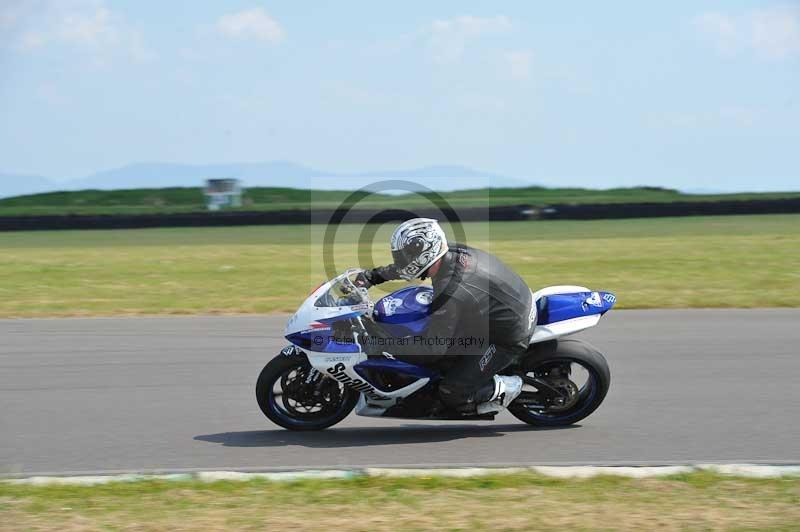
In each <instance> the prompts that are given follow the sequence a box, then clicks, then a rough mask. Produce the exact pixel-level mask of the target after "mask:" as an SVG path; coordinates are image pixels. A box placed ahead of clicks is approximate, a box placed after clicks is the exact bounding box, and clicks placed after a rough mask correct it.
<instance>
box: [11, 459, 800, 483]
mask: <svg viewBox="0 0 800 532" xmlns="http://www.w3.org/2000/svg"><path fill="white" fill-rule="evenodd" d="M698 471H709V472H713V473H717V474H720V475H729V476H736V477H748V478H780V477H786V476H800V465H759V464H688V465H671V466H527V467H452V468H394V467H366V468H361V469H310V470H304V471H282V472H263V473H247V472H240V471H197V472H192V473H173V474H163V475H148V474H135V473H130V474H122V475H82V476H63V477H59V476H32V477H27V478H15V479H5V480H2V481H0V482H4V483H7V484H25V485H33V486H48V485H74V486H94V485H100V484H108V483H111V482H137V481H144V480H163V481H186V480H200V481H202V482H216V481H248V480H256V479H259V480H269V481H273V482H281V481H283V482H285V481H297V480H327V479H350V478H356V477H365V476H366V477H383V478H413V477H451V478H470V477H480V476H486V475H507V474H515V473H524V472H532V473H537V474H539V475H543V476H547V477H554V478H578V479H584V478H592V477H596V476H600V475H611V476H621V477H627V478H652V477H662V476H668V475H678V474H686V473H693V472H698Z"/></svg>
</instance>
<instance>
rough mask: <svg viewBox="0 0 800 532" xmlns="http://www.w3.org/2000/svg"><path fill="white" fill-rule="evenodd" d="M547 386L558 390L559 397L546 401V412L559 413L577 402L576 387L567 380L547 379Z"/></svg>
mask: <svg viewBox="0 0 800 532" xmlns="http://www.w3.org/2000/svg"><path fill="white" fill-rule="evenodd" d="M547 384H549V385H550V386H552V387H553V388H555V389H556V390H558V391H559V392H560V393H561V395H559V396H558V397H553V398H550V399H549V400H548V404H547V410H550V411H553V412H561V411H564V410H568V409H570V408H572V407H573V406H575V404H576V403H577V402H578V398H579V392H580V390H578V385H577V384H575V383H574V382H572V381H571V380H569V379H567V378H555V379H547Z"/></svg>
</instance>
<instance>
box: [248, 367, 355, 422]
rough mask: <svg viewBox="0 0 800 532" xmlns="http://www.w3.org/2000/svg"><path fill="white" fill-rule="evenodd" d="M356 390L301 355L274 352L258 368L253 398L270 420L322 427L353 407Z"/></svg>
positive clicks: (337, 419)
mask: <svg viewBox="0 0 800 532" xmlns="http://www.w3.org/2000/svg"><path fill="white" fill-rule="evenodd" d="M358 395H359V394H358V392H355V391H354V390H352V389H350V388H347V387H345V386H344V385H343V384H341V383H340V382H338V381H336V380H334V379H331V378H329V377H326V376H324V375H323V374H322V373H320V372H319V371H317V370H315V369H313V368H312V367H311V364H309V362H308V359H307V358H306V357H305V355H302V354H296V355H292V356H286V355H283V354H281V355H278V356H277V357H275V358H273V359H272V360H270V361H269V363H268V364H267V365H266V366H264V369H263V370H261V374H260V375H259V376H258V382H257V383H256V400H257V401H258V406H259V407H260V408H261V411H262V412H263V413H264V415H265V416H267V417H268V418H269V419H270V421H272V422H273V423H275V424H277V425H280V426H281V427H283V428H285V429H289V430H322V429H326V428H328V427H330V426H333V425H335V424H337V423H339V422H340V421H341V420H343V419H344V418H345V417H347V415H348V414H349V413H350V412H351V411H352V410H353V408H355V406H356V403H357V402H358Z"/></svg>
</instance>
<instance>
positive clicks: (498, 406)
mask: <svg viewBox="0 0 800 532" xmlns="http://www.w3.org/2000/svg"><path fill="white" fill-rule="evenodd" d="M522 384H523V383H522V377H518V376H517V375H511V376H509V375H495V376H494V394H492V396H491V397H490V398H489V400H488V401H486V402H484V403H480V404H479V405H478V408H477V411H478V414H497V413H499V412H501V411H503V410H505V409H506V407H507V406H508V405H510V404H511V402H512V401H513V400H514V399H516V398H517V396H519V394H520V393H521V392H522Z"/></svg>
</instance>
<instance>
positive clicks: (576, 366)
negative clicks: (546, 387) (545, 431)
mask: <svg viewBox="0 0 800 532" xmlns="http://www.w3.org/2000/svg"><path fill="white" fill-rule="evenodd" d="M564 365H569V368H570V370H569V380H570V382H572V384H573V385H574V387H575V389H576V390H577V391H576V396H575V397H574V401H572V403H571V404H569V406H568V407H567V408H564V407H563V406H552V405H541V406H534V405H525V406H524V408H525V410H526V412H527V414H528V415H529V416H531V417H532V418H534V419H536V420H540V421H549V422H558V421H561V420H567V419H570V418H579V417H582V416H583V414H584V412H586V410H588V409H590V408H591V407H592V405H593V403H594V400H595V398H596V397H597V394H598V393H599V382H600V380H599V375H598V373H597V370H596V369H595V368H594V367H592V366H591V365H589V364H588V363H586V362H583V361H581V360H576V359H573V358H567V357H563V358H555V359H550V360H547V361H545V362H543V363H541V364H540V365H538V366H536V367H535V368H533V369H532V370H529V371H528V373H527V374H528V375H535V376H536V377H539V378H543V379H544V380H545V381H546V382H547V381H548V378H549V376H548V375H547V373H548V372H549V371H550V368H552V367H557V366H564ZM578 370H580V371H578ZM579 372H580V376H578V375H576V373H579ZM549 380H550V382H552V381H553V379H549ZM557 388H558V387H557ZM561 389H564V388H563V387H562V388H561ZM523 391H525V389H524V388H523Z"/></svg>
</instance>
